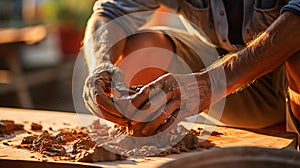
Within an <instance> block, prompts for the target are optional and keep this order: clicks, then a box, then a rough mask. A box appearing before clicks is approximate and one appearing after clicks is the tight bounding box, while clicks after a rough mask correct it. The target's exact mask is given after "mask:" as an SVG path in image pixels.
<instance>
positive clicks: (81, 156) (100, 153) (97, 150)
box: [76, 145, 126, 162]
mask: <svg viewBox="0 0 300 168" xmlns="http://www.w3.org/2000/svg"><path fill="white" fill-rule="evenodd" d="M125 159H126V158H125V157H124V156H122V155H119V154H115V153H113V152H111V151H109V150H106V149H105V148H104V147H103V146H101V145H96V146H94V147H93V148H92V149H90V150H86V151H83V152H81V153H78V155H76V161H78V162H103V161H115V160H125Z"/></svg>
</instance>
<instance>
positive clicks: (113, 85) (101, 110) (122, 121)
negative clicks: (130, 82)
mask: <svg viewBox="0 0 300 168" xmlns="http://www.w3.org/2000/svg"><path fill="white" fill-rule="evenodd" d="M112 78H114V79H112ZM112 90H115V91H114V93H115V94H116V93H121V92H122V91H125V90H126V91H128V90H129V89H128V87H127V85H126V83H125V82H124V80H123V73H122V71H121V70H120V69H118V68H117V67H115V66H113V65H112V64H104V65H102V66H100V67H98V68H96V69H95V70H94V71H93V73H91V74H90V75H89V76H88V77H87V79H86V82H85V86H84V90H83V98H84V101H85V104H86V107H87V108H88V109H89V110H90V111H91V112H93V113H94V114H95V115H96V116H98V117H100V118H103V119H106V120H108V121H111V122H113V123H116V124H119V125H127V123H128V122H129V120H128V119H126V118H125V117H124V116H123V115H122V114H121V113H120V112H119V110H118V109H117V108H116V106H115V104H114V102H113V100H112V96H113V95H112V92H113V91H112Z"/></svg>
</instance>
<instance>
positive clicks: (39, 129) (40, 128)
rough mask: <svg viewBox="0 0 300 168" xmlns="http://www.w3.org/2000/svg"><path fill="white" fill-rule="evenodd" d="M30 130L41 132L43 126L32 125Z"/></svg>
mask: <svg viewBox="0 0 300 168" xmlns="http://www.w3.org/2000/svg"><path fill="white" fill-rule="evenodd" d="M30 129H31V130H32V131H41V130H42V129H43V126H42V125H41V124H38V123H31V125H30Z"/></svg>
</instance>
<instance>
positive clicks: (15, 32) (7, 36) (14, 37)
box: [0, 25, 47, 44]
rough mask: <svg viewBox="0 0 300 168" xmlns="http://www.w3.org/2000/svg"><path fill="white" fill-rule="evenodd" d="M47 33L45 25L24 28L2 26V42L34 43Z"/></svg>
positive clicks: (0, 30) (0, 29)
mask: <svg viewBox="0 0 300 168" xmlns="http://www.w3.org/2000/svg"><path fill="white" fill-rule="evenodd" d="M46 35H47V30H46V27H45V26H44V25H34V26H26V27H22V28H0V37H1V38H0V44H9V43H18V42H24V43H27V44H34V43H37V42H39V41H41V40H42V39H44V38H45V37H46Z"/></svg>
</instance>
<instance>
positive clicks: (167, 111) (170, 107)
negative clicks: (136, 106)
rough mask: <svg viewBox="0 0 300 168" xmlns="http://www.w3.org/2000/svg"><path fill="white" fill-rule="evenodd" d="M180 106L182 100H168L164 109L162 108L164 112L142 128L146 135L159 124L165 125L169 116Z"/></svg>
mask: <svg viewBox="0 0 300 168" xmlns="http://www.w3.org/2000/svg"><path fill="white" fill-rule="evenodd" d="M179 108H180V101H179V100H172V101H170V102H168V104H167V105H166V107H165V108H164V109H160V111H162V113H161V114H160V115H159V116H158V117H157V118H156V119H155V120H152V121H150V122H148V123H146V125H145V126H144V127H143V128H142V133H143V134H144V135H151V134H152V133H153V132H154V131H155V130H156V129H157V128H158V127H159V126H161V125H163V123H165V121H166V120H167V119H168V117H169V116H170V115H171V114H172V113H174V111H176V110H177V109H179Z"/></svg>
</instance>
